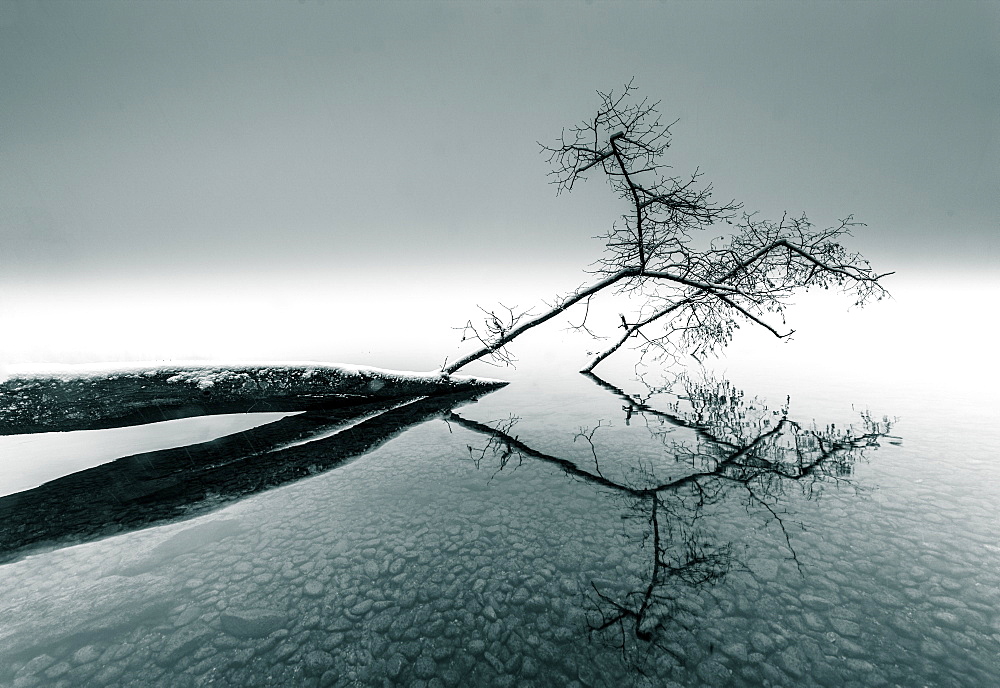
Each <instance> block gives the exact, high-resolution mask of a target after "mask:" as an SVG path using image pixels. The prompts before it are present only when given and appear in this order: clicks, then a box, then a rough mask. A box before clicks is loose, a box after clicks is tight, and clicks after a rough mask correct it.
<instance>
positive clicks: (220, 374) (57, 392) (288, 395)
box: [0, 364, 506, 435]
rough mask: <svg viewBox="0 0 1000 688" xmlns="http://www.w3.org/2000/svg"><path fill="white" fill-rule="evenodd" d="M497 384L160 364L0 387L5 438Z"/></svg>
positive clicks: (20, 379)
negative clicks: (8, 436)
mask: <svg viewBox="0 0 1000 688" xmlns="http://www.w3.org/2000/svg"><path fill="white" fill-rule="evenodd" d="M504 384H506V383H504V382H500V381H497V380H485V379H481V378H473V377H465V376H447V375H438V374H434V373H405V372H399V371H391V370H381V369H379V368H365V367H358V366H343V365H327V364H298V365H237V366H208V365H206V366H157V367H148V368H133V369H119V370H108V371H95V372H87V373H79V372H73V371H70V372H61V373H59V374H33V375H16V376H13V377H9V378H8V379H7V380H5V381H3V382H2V383H0V435H20V434H25V433H36V432H57V431H67V430H96V429H101V428H115V427H124V426H127V425H142V424H145V423H154V422H157V421H163V420H172V419H175V418H188V417H191V416H203V415H214V414H221V413H249V412H255V413H258V412H266V411H286V412H292V411H311V410H316V409H331V408H343V407H347V406H354V405H356V404H359V403H370V402H372V401H378V400H387V399H390V400H391V399H395V400H399V401H402V400H405V399H413V398H416V397H423V396H431V395H438V394H452V393H456V392H472V391H477V390H478V391H482V392H486V391H490V390H493V389H496V388H498V387H500V386H502V385H504Z"/></svg>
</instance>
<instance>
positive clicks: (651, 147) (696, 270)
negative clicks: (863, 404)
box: [442, 82, 892, 374]
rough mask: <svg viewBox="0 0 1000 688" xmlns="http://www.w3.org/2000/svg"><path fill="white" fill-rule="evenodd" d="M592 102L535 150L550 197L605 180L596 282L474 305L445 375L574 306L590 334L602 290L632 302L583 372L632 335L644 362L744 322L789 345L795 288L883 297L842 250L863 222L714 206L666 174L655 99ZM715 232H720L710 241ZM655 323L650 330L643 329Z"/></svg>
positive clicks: (501, 353) (625, 96)
mask: <svg viewBox="0 0 1000 688" xmlns="http://www.w3.org/2000/svg"><path fill="white" fill-rule="evenodd" d="M598 95H599V97H600V106H599V107H598V110H597V113H596V115H595V116H594V117H593V118H592V119H588V120H585V121H583V122H582V123H580V124H578V125H577V126H575V127H572V128H570V129H568V130H565V131H564V132H563V133H562V135H561V137H560V139H559V141H558V142H557V143H556V144H555V145H551V146H548V145H542V150H543V151H544V152H545V153H547V154H548V156H549V162H550V163H551V164H552V172H551V175H552V177H553V183H554V184H555V185H556V188H557V193H561V192H564V191H572V190H573V189H574V187H575V186H576V184H577V182H580V181H583V180H584V179H586V177H587V175H588V174H592V173H597V174H603V176H604V178H605V179H606V181H607V182H608V184H609V185H610V186H611V189H612V190H613V191H614V193H616V194H617V195H618V196H619V198H621V199H622V200H623V201H624V202H625V203H626V204H627V206H628V210H627V211H626V212H625V214H623V215H622V218H621V220H620V221H619V222H618V223H616V224H615V225H614V227H612V229H611V230H610V231H608V232H607V233H606V234H605V235H604V236H603V237H602V238H603V239H604V240H605V252H604V255H603V256H602V257H601V258H600V259H599V260H598V261H597V263H595V264H594V269H593V270H592V273H593V274H594V276H595V277H596V280H595V281H594V282H592V283H590V284H586V285H584V286H581V287H579V288H577V289H576V290H574V291H572V292H570V293H568V294H565V295H562V296H560V297H558V298H557V299H556V301H555V302H554V303H553V304H552V305H551V306H550V307H549V308H548V309H547V310H546V311H544V312H543V313H540V314H535V313H533V312H531V311H525V312H521V313H518V312H515V311H514V310H513V309H511V308H506V307H502V309H493V310H488V311H487V310H486V309H483V310H484V311H485V312H486V319H485V322H483V323H482V324H480V325H476V324H474V323H473V322H472V321H471V320H470V321H469V322H468V323H467V324H466V325H465V326H464V328H463V330H464V333H463V334H464V336H463V341H464V340H467V339H469V340H473V341H476V342H478V343H479V345H480V346H479V348H477V349H476V350H474V351H472V352H470V353H468V354H467V355H465V356H463V357H461V358H459V359H458V360H457V361H455V362H453V363H450V364H446V365H445V366H443V367H442V372H443V373H445V374H450V373H454V372H456V371H458V370H460V369H461V368H463V367H465V366H466V365H468V364H469V363H472V362H473V361H477V360H485V361H488V362H492V363H494V364H505V365H509V364H511V363H512V362H513V356H512V354H511V353H510V351H509V350H508V349H507V345H508V344H510V343H511V342H513V341H514V340H515V339H516V338H518V337H519V336H521V335H522V334H524V333H525V332H527V331H528V330H530V329H532V328H535V327H538V326H539V325H542V324H543V323H545V322H548V321H549V320H551V319H553V318H555V317H556V316H558V315H560V314H562V313H564V312H565V311H566V310H568V309H569V308H571V307H572V306H575V305H577V304H581V303H582V304H584V305H585V306H586V307H587V312H586V314H585V315H584V317H583V319H582V321H581V322H580V324H578V325H574V326H573V327H574V328H575V329H578V330H582V331H585V332H587V333H588V334H591V335H592V336H594V335H593V332H592V331H591V330H590V329H589V327H588V316H589V313H590V309H589V305H590V301H591V299H592V298H593V297H595V296H597V295H598V294H600V293H602V292H607V291H611V292H614V293H616V294H624V295H626V296H628V297H630V298H631V300H633V301H635V302H638V305H637V307H636V309H635V310H634V311H633V312H631V313H629V314H627V315H626V314H625V313H622V314H620V316H619V317H620V320H621V322H620V324H618V327H620V328H621V329H622V333H621V335H620V336H619V337H617V338H616V339H615V340H614V342H613V343H612V344H611V345H610V346H609V347H607V348H606V349H604V350H603V351H602V352H600V353H599V354H598V355H597V356H596V357H595V358H594V359H593V360H592V361H591V362H590V363H589V364H588V365H587V366H586V367H585V368H584V371H583V372H589V371H591V370H593V369H594V367H595V366H596V365H598V364H599V363H600V362H601V361H603V360H604V359H606V358H607V357H608V356H610V355H611V354H613V353H615V352H616V351H618V350H619V349H620V348H621V347H622V346H623V345H624V344H625V343H626V342H628V341H629V340H630V339H635V340H637V341H638V343H639V349H640V351H641V352H642V354H643V356H646V355H647V354H652V355H653V356H654V358H658V359H668V360H675V359H676V358H677V357H678V356H680V355H683V354H690V355H692V356H694V357H695V358H701V357H703V356H705V355H706V354H709V353H711V352H713V351H715V350H717V349H718V348H721V347H724V346H725V345H727V344H728V343H729V342H730V341H731V339H732V337H733V334H734V332H735V330H736V329H737V328H738V327H739V326H740V325H741V324H744V323H750V324H752V325H755V326H758V327H763V328H764V329H766V330H767V331H769V332H770V333H771V334H773V335H774V336H775V337H777V338H779V339H784V338H787V337H789V336H791V335H792V334H793V333H794V330H786V331H782V329H780V328H782V327H783V326H784V312H785V309H786V307H787V306H788V305H789V299H790V297H791V296H792V295H793V294H794V293H796V292H799V291H802V290H806V289H810V288H823V289H829V288H831V287H833V288H837V289H840V290H842V291H845V292H848V293H851V294H852V295H853V296H854V298H855V303H856V305H863V304H864V303H866V302H868V301H869V300H871V299H880V298H882V297H883V296H885V295H886V294H887V292H886V291H885V289H884V287H883V286H882V283H881V279H882V278H884V277H885V276H886V275H889V274H892V273H884V274H878V273H876V272H875V271H874V270H873V269H872V268H871V266H870V265H869V263H868V261H867V260H865V258H864V257H863V256H861V255H860V254H859V253H852V252H849V251H848V250H847V249H846V248H844V246H843V245H842V244H841V243H840V242H841V240H842V239H843V238H844V237H847V236H850V234H851V230H852V229H853V228H856V227H859V226H862V225H861V223H858V222H855V221H854V220H853V218H852V217H851V216H848V217H847V218H846V219H843V220H841V221H839V222H838V223H837V224H835V225H833V226H831V227H827V228H825V229H817V228H816V227H815V226H814V225H813V224H812V223H811V222H810V221H809V219H808V218H807V217H806V216H805V215H800V216H797V217H793V216H790V215H788V214H785V215H783V216H782V217H781V218H780V219H778V220H767V219H762V218H759V217H757V215H756V214H753V213H747V212H744V211H743V206H742V204H739V203H737V202H735V201H729V202H723V203H716V202H715V201H713V199H712V186H711V185H710V184H707V185H706V184H703V183H702V181H701V173H700V171H698V170H695V172H694V173H692V174H690V175H688V176H686V177H682V176H676V175H671V174H667V173H666V171H667V170H668V169H669V168H668V166H666V165H665V164H664V163H663V156H664V154H665V152H666V150H667V148H668V147H669V146H670V140H671V135H670V127H671V126H672V124H663V123H662V122H661V120H660V114H659V112H658V109H657V108H658V105H659V103H657V102H649V101H648V100H645V99H643V100H641V101H639V102H634V101H635V89H634V87H633V86H632V83H631V82H629V83H628V84H626V86H625V88H624V90H623V91H622V92H621V93H620V94H615V93H614V92H608V93H601V92H598ZM723 226H725V227H727V228H728V231H727V232H726V234H725V235H718V234H717V229H718V228H720V227H723ZM775 321H780V324H778V323H776V322H775ZM654 326H659V329H658V330H655V331H652V330H653V327H654Z"/></svg>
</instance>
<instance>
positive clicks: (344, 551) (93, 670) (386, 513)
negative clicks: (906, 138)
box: [0, 376, 1000, 688]
mask: <svg viewBox="0 0 1000 688" xmlns="http://www.w3.org/2000/svg"><path fill="white" fill-rule="evenodd" d="M727 389H728V388H727ZM727 394H728V392H727ZM734 398H736V395H734V394H733V395H730V397H727V398H726V404H728V406H727V408H729V409H730V410H733V409H735V410H737V411H739V413H738V414H737V415H736V416H734V417H733V418H734V419H735V420H733V419H728V418H727V419H722V420H720V417H718V416H716V417H715V418H714V420H713V421H712V422H713V423H714V424H715V425H713V426H712V427H713V428H714V430H715V431H716V432H715V438H716V439H715V440H712V439H711V438H709V439H706V437H704V436H700V435H698V433H697V432H692V430H691V428H690V427H684V426H683V425H676V424H675V425H671V423H669V422H665V421H664V416H663V415H657V413H656V412H654V410H656V409H659V410H660V411H662V410H663V409H664V408H667V407H668V406H669V404H668V403H667V401H668V400H667V399H664V400H663V403H662V404H661V405H660V406H656V404H655V403H654V401H655V398H653V399H652V400H651V401H650V404H649V407H648V408H645V409H644V408H642V407H640V406H638V405H631V406H632V407H631V408H629V407H630V404H623V402H622V398H621V397H619V396H616V395H615V394H613V393H610V392H609V391H608V390H607V389H602V388H601V387H599V386H598V385H595V384H594V383H593V382H592V381H590V380H587V379H584V378H582V377H581V376H575V377H567V378H566V379H565V380H562V381H560V382H556V383H553V382H551V381H546V382H544V383H533V382H532V381H531V380H530V379H522V380H520V381H518V380H515V382H514V383H513V384H511V385H510V386H509V387H507V388H504V389H503V390H500V391H498V392H495V393H493V394H490V395H488V396H487V397H485V398H483V399H482V400H480V401H479V402H478V403H477V404H471V405H468V406H464V407H460V408H456V409H454V414H457V417H456V416H455V415H449V414H445V415H444V416H442V417H438V418H435V419H433V420H429V421H427V422H424V423H422V424H420V425H418V426H416V427H413V428H411V429H409V430H406V431H405V432H403V433H401V434H399V435H398V436H397V437H395V438H393V439H391V440H389V441H388V442H386V443H384V444H382V445H381V446H379V447H377V448H375V449H373V450H372V451H370V452H368V453H366V454H364V455H362V456H360V457H358V458H356V459H355V460H353V461H352V462H350V463H348V464H346V465H343V466H341V467H339V468H335V469H333V470H331V471H328V472H325V473H321V474H318V475H314V476H312V477H308V478H306V479H303V480H300V481H298V482H293V483H290V484H287V485H285V486H283V487H279V488H277V489H273V490H270V491H266V492H263V493H260V494H256V495H254V496H252V497H249V498H247V499H244V500H242V501H239V502H236V503H233V504H229V505H226V506H224V507H222V508H220V509H218V510H216V511H213V512H211V513H208V514H206V515H200V516H197V517H195V518H193V519H190V520H182V521H179V522H176V523H171V524H169V525H164V526H159V527H155V528H148V529H145V530H137V531H134V532H130V533H126V534H121V535H117V536H113V537H107V538H104V539H98V540H96V541H92V542H87V543H83V544H79V545H77V546H73V547H66V548H62V549H56V550H52V551H40V552H37V553H34V554H31V555H30V556H27V557H26V558H23V559H21V560H19V561H16V562H13V563H9V564H5V565H3V566H0V581H2V585H0V619H2V621H0V685H4V686H16V687H22V686H24V687H27V686H56V687H63V686H65V687H66V688H69V687H70V686H72V687H74V688H76V687H79V686H95V687H96V686H101V687H104V686H122V687H124V686H171V687H174V686H202V685H218V686H258V685H259V686H273V685H303V686H382V685H407V686H448V687H451V686H514V685H516V686H532V685H535V686H552V685H559V686H587V687H588V688H589V687H592V686H606V685H607V686H610V685H615V686H618V685H638V686H719V685H731V686H858V687H860V686H913V685H925V686H985V685H991V684H993V683H994V682H995V681H996V677H997V676H998V675H1000V660H998V659H997V657H1000V542H998V540H997V539H996V531H995V528H996V524H997V511H996V504H997V503H998V500H997V497H998V496H1000V479H998V478H1000V469H998V468H997V465H996V462H995V458H996V449H995V447H996V446H997V445H996V442H995V440H996V439H997V437H996V434H997V430H996V428H995V427H992V426H991V424H990V423H989V422H988V417H985V416H980V417H973V418H971V419H970V417H969V416H968V415H961V414H958V415H956V416H954V417H948V416H942V415H941V414H940V409H936V410H935V414H936V415H933V416H931V415H930V414H929V413H924V412H922V411H921V410H920V406H919V405H918V404H914V405H913V406H912V407H908V408H900V409H885V411H886V412H888V413H894V412H895V413H900V414H901V419H900V420H899V421H898V422H896V423H895V424H894V425H893V426H892V427H891V429H889V430H887V431H886V432H884V433H883V435H882V436H880V437H877V438H875V439H874V440H872V441H871V442H866V443H865V444H864V446H859V447H857V448H853V449H851V450H845V451H843V452H840V453H839V454H836V457H839V458H831V459H829V461H830V462H832V463H825V464H824V463H819V462H817V463H816V466H817V467H818V468H822V471H820V470H818V469H817V471H816V472H815V473H814V474H809V476H808V477H809V479H808V480H805V479H801V478H802V476H801V475H798V474H795V475H793V473H791V472H789V471H790V469H789V468H788V467H789V466H794V465H795V461H797V460H798V461H799V464H798V465H799V467H800V469H801V457H800V459H794V457H793V458H792V459H790V462H789V463H787V464H782V465H783V466H785V467H784V468H782V469H781V470H778V469H776V468H774V467H773V466H772V467H771V468H769V469H768V470H766V471H765V470H763V468H762V466H763V463H762V462H763V459H760V460H757V461H756V462H755V463H747V462H744V463H742V464H740V470H739V472H733V471H730V472H728V473H725V474H724V475H723V474H722V473H718V474H713V475H710V476H709V477H708V478H706V479H705V480H702V481H694V482H685V480H684V479H683V478H684V476H686V475H692V474H696V473H704V474H706V475H707V474H710V473H711V472H712V468H713V466H717V465H718V464H719V461H720V459H719V457H720V456H726V455H731V454H733V453H738V451H739V450H741V449H745V447H746V446H749V445H750V444H753V443H754V441H755V438H756V437H761V436H766V437H772V435H771V434H769V433H770V432H771V431H772V430H773V429H774V428H775V423H776V422H777V421H771V420H766V419H765V420H763V421H761V420H760V418H761V415H760V413H759V412H760V411H761V410H762V409H761V406H760V405H759V404H758V405H757V406H756V407H754V401H753V400H752V399H750V398H749V397H747V398H745V399H743V400H742V401H741V402H740V404H742V405H740V404H736V403H735V402H733V403H730V402H731V401H732V400H733V399H734ZM778 401H779V402H780V401H782V400H778ZM778 406H780V404H772V408H773V409H777V408H778ZM904 406H905V404H904ZM654 407H655V408H654ZM748 408H750V409H751V410H753V411H755V412H758V415H757V416H754V418H756V421H755V422H756V425H755V427H756V430H755V432H756V433H757V435H755V436H747V437H746V438H744V439H745V440H746V441H745V442H744V444H740V443H739V441H738V440H739V438H738V437H736V436H741V433H742V432H743V431H742V430H740V429H739V427H740V426H739V423H740V422H743V421H741V420H740V419H743V420H744V421H745V413H746V410H747V409H748ZM707 410H708V411H711V409H707ZM716 410H718V409H716ZM847 410H848V411H850V409H847ZM769 413H772V415H773V413H774V411H773V410H772V411H769ZM852 413H853V412H851V413H846V414H844V415H845V417H848V416H851V414H852ZM739 414H744V415H743V416H740V415H739ZM921 414H923V415H921ZM789 415H790V417H794V416H795V405H794V400H793V404H792V411H791V413H790V414H789ZM675 416H676V414H675ZM681 416H683V418H688V419H689V418H691V417H692V416H691V415H690V414H688V415H683V414H681ZM984 418H985V420H984ZM703 420H704V418H703ZM839 420H840V418H838V421H839ZM849 420H850V418H848V421H849ZM723 421H724V422H725V423H730V422H732V423H733V424H732V425H730V426H727V429H726V430H725V432H724V433H723V432H721V431H720V430H719V428H720V427H721V425H720V423H723ZM816 421H817V422H818V423H820V424H822V423H821V421H822V419H821V418H817V419H816ZM841 422H843V421H841ZM963 423H965V424H966V425H967V426H968V427H966V428H965V430H968V431H967V432H966V431H965V430H963V427H962V424H963ZM806 427H807V424H805V423H803V428H806ZM483 428H494V429H497V430H500V431H501V432H502V434H500V433H498V434H493V435H491V434H489V433H488V432H487V431H485V430H483ZM942 428H944V430H942ZM720 433H721V434H720ZM726 433H728V434H726ZM991 433H992V434H991ZM722 434H726V437H724V438H723V437H722V436H721V435H722ZM744 434H745V433H744ZM751 435H752V433H751ZM716 440H717V441H716ZM991 440H993V441H991ZM754 446H757V445H754ZM802 446H803V445H801V444H800V445H799V447H800V449H801V447H802ZM734 448H735V449H734ZM779 449H780V448H777V449H775V450H774V451H778V450H779ZM794 449H795V447H794V446H793V447H792V450H794ZM813 449H815V447H813ZM787 450H788V448H787V447H786V448H785V449H783V450H781V451H785V452H786V454H782V456H785V455H787ZM720 451H721V452H722V453H721V454H720ZM726 452H729V454H726ZM793 453H794V452H793ZM800 454H801V452H800ZM741 456H745V453H744V454H743V455H741ZM761 456H763V455H761ZM768 456H772V457H773V456H777V454H774V455H768ZM831 456H834V455H833V454H831ZM845 456H847V458H844V457H845ZM560 461H562V463H560ZM810 465H811V464H810ZM574 467H575V468H574ZM751 469H753V473H752V475H751V474H750V473H748V472H747V471H750V470H751ZM772 469H773V470H772ZM574 471H576V472H574ZM685 471H686V473H685ZM800 472H801V471H800ZM677 480H679V482H678V485H677V486H676V488H675V487H671V488H669V489H663V490H660V491H655V490H650V488H649V486H650V485H653V484H654V483H655V484H657V485H663V484H665V482H670V481H677Z"/></svg>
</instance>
